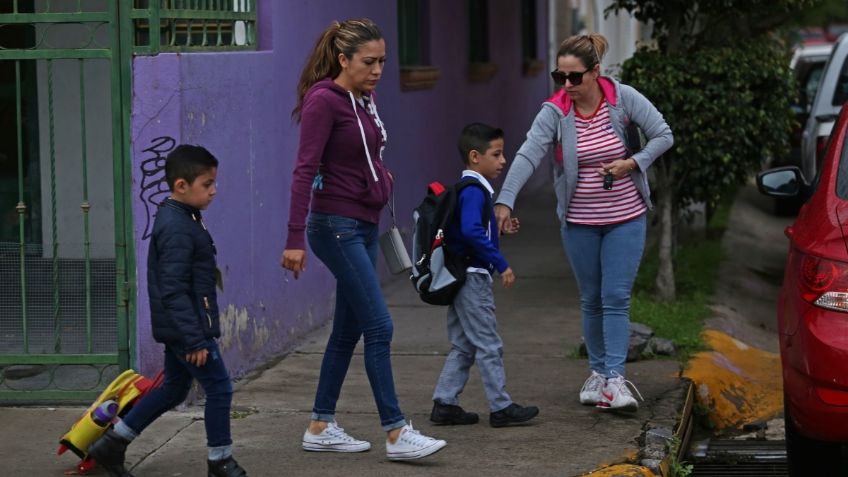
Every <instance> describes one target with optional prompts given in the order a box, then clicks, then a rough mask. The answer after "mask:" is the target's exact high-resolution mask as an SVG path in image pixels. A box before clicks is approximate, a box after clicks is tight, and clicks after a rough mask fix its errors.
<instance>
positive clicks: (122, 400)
mask: <svg viewBox="0 0 848 477" xmlns="http://www.w3.org/2000/svg"><path fill="white" fill-rule="evenodd" d="M162 380H163V371H159V374H157V375H156V377H155V378H154V379H149V378H146V377H144V376H142V375H140V374H138V373H136V372H135V371H133V370H131V369H128V370H126V371H124V372H123V373H121V374H120V375H119V376H118V377H117V378H115V379H114V380H113V381H112V382H111V383H109V385H108V386H107V387H106V389H104V390H103V392H102V393H100V396H98V397H97V399H95V400H94V403H92V404H91V406H90V407H89V408H88V409H86V411H85V412H84V413H83V415H82V416H80V418H79V419H77V421H76V422H75V423H74V424H73V425H72V426H71V429H70V430H69V431H68V432H66V433H65V435H64V436H62V438H61V439H59V450H58V454H59V455H62V454H64V453H65V451H67V450H70V451H72V452H73V453H74V454H76V455H77V456H79V458H80V459H82V460H81V461H80V462H79V464H77V466H76V468H75V469H74V471H73V472H71V473H75V474H85V473H87V472H88V471H90V470H91V469H92V468H94V466H95V465H96V462H95V461H94V459H91V458H89V457H88V453H87V452H86V451H87V450H88V446H90V445H91V443H93V442H94V441H96V440H97V438H99V437H100V436H101V435H103V433H104V432H106V429H109V427H110V426H111V422H105V423H98V422H97V421H95V419H94V417H93V415H94V413H95V410H96V409H97V408H98V407H100V406H101V404H104V403H106V402H107V401H114V402H115V403H117V410H116V411H115V413H114V415H115V416H122V415H125V414H126V413H127V412H128V411H129V410H130V408H132V405H133V404H134V403H135V402H136V401H137V400H138V399H140V398H141V397H142V396H144V395H145V394H147V393H148V392H150V391H151V390H152V389H154V388H156V387H158V386H159V385H161V384H162ZM109 404H112V403H109ZM67 473H68V472H66V474H67Z"/></svg>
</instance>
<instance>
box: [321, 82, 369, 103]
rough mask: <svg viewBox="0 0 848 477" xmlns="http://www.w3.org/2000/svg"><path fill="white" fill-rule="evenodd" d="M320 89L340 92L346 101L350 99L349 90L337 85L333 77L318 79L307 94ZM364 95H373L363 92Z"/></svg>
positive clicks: (367, 96)
mask: <svg viewBox="0 0 848 477" xmlns="http://www.w3.org/2000/svg"><path fill="white" fill-rule="evenodd" d="M320 90H330V91H333V92H335V93H338V94H339V95H341V96H342V97H344V99H345V101H348V97H349V96H350V92H349V91H348V90H346V89H344V88H342V87H341V86H339V85H337V84H336V82H335V81H333V79H332V78H324V79H322V80H320V81H318V82H317V83H315V84H314V85H312V87H311V88H309V91H307V94H314V93H315V92H316V91H320ZM362 96H364V97H366V98H370V97H371V95H370V94H369V93H363V95H362Z"/></svg>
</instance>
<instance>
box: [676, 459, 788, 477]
mask: <svg viewBox="0 0 848 477" xmlns="http://www.w3.org/2000/svg"><path fill="white" fill-rule="evenodd" d="M787 475H789V472H788V470H787V468H786V463H785V462H782V463H780V462H737V463H735V464H719V463H701V464H695V468H694V469H693V470H692V473H691V474H689V477H786V476H787Z"/></svg>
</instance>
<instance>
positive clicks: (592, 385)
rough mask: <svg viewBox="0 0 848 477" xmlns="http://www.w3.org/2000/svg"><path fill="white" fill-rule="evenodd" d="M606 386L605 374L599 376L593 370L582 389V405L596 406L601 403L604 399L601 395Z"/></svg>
mask: <svg viewBox="0 0 848 477" xmlns="http://www.w3.org/2000/svg"><path fill="white" fill-rule="evenodd" d="M606 385H607V378H606V377H605V376H604V375H603V374H598V373H596V372H595V371H594V370H593V371H592V374H591V375H590V376H589V377H588V378H586V382H585V383H583V387H582V388H581V389H580V404H591V405H592V406H594V405H596V404H598V403H599V402H601V401H602V400H603V399H604V398H603V395H602V394H601V393H602V392H603V390H604V386H606Z"/></svg>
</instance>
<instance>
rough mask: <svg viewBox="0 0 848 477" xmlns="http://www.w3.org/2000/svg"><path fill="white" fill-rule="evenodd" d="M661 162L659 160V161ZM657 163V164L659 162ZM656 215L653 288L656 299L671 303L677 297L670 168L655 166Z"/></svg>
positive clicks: (672, 192)
mask: <svg viewBox="0 0 848 477" xmlns="http://www.w3.org/2000/svg"><path fill="white" fill-rule="evenodd" d="M660 161H661V159H660ZM660 161H657V162H660ZM657 165H658V166H659V167H657V172H658V174H657V179H658V180H657V191H658V192H659V194H658V197H657V213H658V214H659V217H660V243H659V270H658V271H657V280H656V282H655V287H656V291H657V298H659V299H660V300H663V301H672V300H674V299H675V298H676V297H677V291H676V289H675V286H674V262H673V261H672V258H673V237H674V220H673V219H674V215H673V211H674V183H673V182H672V180H671V179H672V178H671V177H670V175H671V174H670V168H668V167H666V165H665V164H662V163H661V164H657Z"/></svg>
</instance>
